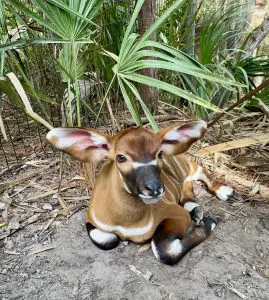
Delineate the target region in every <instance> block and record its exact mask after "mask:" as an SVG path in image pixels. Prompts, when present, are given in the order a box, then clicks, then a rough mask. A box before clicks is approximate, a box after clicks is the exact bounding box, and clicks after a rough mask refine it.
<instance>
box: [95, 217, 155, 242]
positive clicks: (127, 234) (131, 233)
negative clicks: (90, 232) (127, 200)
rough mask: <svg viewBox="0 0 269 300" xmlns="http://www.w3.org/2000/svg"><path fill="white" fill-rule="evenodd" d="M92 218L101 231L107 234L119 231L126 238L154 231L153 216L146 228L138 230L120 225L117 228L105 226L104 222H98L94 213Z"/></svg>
mask: <svg viewBox="0 0 269 300" xmlns="http://www.w3.org/2000/svg"><path fill="white" fill-rule="evenodd" d="M92 218H93V221H94V223H95V224H96V226H98V227H99V228H100V229H101V230H103V231H107V232H114V231H118V232H120V233H121V234H122V235H124V236H125V237H130V236H140V235H144V234H146V233H148V232H149V231H150V230H151V229H152V226H153V217H152V216H151V219H150V221H149V223H148V224H147V225H146V226H144V227H138V228H126V227H123V226H119V225H115V226H111V225H107V224H104V223H103V222H101V221H99V220H97V218H96V217H95V215H94V214H93V213H92Z"/></svg>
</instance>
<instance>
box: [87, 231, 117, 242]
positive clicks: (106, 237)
mask: <svg viewBox="0 0 269 300" xmlns="http://www.w3.org/2000/svg"><path fill="white" fill-rule="evenodd" d="M90 236H91V238H92V239H93V240H94V241H95V242H97V243H98V244H101V245H105V244H107V243H110V242H112V241H113V240H114V239H116V238H117V236H116V235H115V234H114V233H109V232H104V231H101V230H99V229H97V228H96V229H93V230H91V231H90Z"/></svg>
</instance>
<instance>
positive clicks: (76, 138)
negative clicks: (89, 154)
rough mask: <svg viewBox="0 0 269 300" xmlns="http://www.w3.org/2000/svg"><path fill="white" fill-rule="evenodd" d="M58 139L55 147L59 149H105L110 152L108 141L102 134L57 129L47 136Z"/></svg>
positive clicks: (82, 130)
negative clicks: (72, 147) (73, 147)
mask: <svg viewBox="0 0 269 300" xmlns="http://www.w3.org/2000/svg"><path fill="white" fill-rule="evenodd" d="M50 137H54V138H56V143H55V146H56V147H57V148H59V149H65V148H68V147H71V146H76V147H78V148H79V149H80V150H85V149H87V148H91V147H93V148H103V149H104V150H108V141H107V139H106V138H105V137H104V136H102V135H101V134H97V133H95V132H91V131H87V130H85V129H78V128H55V129H53V130H52V131H51V132H50V133H49V134H48V136H47V138H48V140H50Z"/></svg>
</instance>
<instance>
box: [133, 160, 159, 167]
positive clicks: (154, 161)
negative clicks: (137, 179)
mask: <svg viewBox="0 0 269 300" xmlns="http://www.w3.org/2000/svg"><path fill="white" fill-rule="evenodd" d="M146 166H157V160H156V159H154V160H151V161H149V162H147V163H141V162H137V161H135V162H133V168H134V169H137V168H140V167H146Z"/></svg>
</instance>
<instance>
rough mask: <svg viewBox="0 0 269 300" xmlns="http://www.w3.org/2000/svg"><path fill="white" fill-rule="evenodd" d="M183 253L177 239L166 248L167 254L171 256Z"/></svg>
mask: <svg viewBox="0 0 269 300" xmlns="http://www.w3.org/2000/svg"><path fill="white" fill-rule="evenodd" d="M182 251H183V246H182V243H181V241H180V240H179V239H176V240H174V241H173V242H172V243H171V244H170V245H169V247H168V250H167V252H168V254H169V255H171V256H178V255H179V254H180V253H182Z"/></svg>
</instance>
